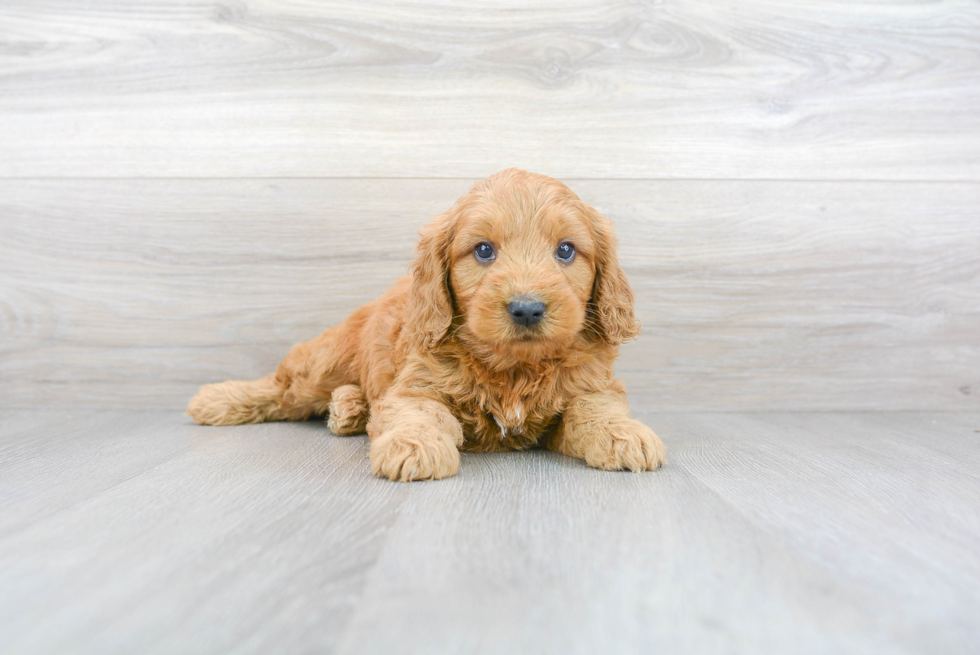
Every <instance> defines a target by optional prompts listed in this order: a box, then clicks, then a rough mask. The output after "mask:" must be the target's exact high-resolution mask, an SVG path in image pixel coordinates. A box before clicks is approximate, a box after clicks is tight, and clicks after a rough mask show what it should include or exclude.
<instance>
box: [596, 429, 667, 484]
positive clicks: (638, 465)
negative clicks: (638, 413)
mask: <svg viewBox="0 0 980 655" xmlns="http://www.w3.org/2000/svg"><path fill="white" fill-rule="evenodd" d="M596 432H597V433H596V434H595V435H593V439H592V440H591V442H590V443H588V444H587V445H586V447H585V448H584V450H585V452H584V455H585V457H584V459H585V462H586V463H587V464H588V465H589V466H594V467H596V468H600V469H605V470H607V471H619V470H623V469H628V470H630V471H656V470H657V469H658V468H660V467H661V466H663V465H664V464H665V463H666V461H667V449H666V448H664V443H663V442H662V441H661V440H660V437H658V436H657V435H656V434H654V432H653V430H651V429H650V428H648V427H647V426H645V425H643V424H642V423H640V422H639V421H636V420H634V419H626V420H623V421H617V422H615V423H611V424H608V425H605V426H602V427H597V428H596Z"/></svg>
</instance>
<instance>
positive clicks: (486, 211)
mask: <svg viewBox="0 0 980 655" xmlns="http://www.w3.org/2000/svg"><path fill="white" fill-rule="evenodd" d="M418 252H419V256H418V258H417V259H416V261H415V264H414V266H413V269H412V270H413V277H414V283H413V286H412V302H411V305H410V310H409V314H408V320H407V324H406V330H407V332H408V334H409V335H410V338H411V339H412V340H413V342H414V343H415V344H416V346H417V347H419V348H421V349H424V350H428V349H431V348H434V347H436V346H437V345H438V344H439V343H440V342H441V341H442V340H443V339H444V338H446V337H447V336H448V335H450V334H452V335H454V336H455V338H457V339H460V340H462V341H464V342H466V343H467V344H468V345H470V346H473V347H478V349H479V351H480V352H482V353H487V351H490V352H496V353H498V354H502V355H507V357H506V358H505V359H508V360H512V359H514V358H516V359H518V360H522V361H533V360H535V359H540V358H542V357H547V356H550V355H554V354H557V353H559V352H561V350H562V349H564V348H568V347H569V346H570V345H571V344H572V342H573V341H574V340H575V339H576V337H577V336H578V335H580V334H581V333H583V331H584V332H587V333H588V335H587V336H588V338H589V339H590V340H592V341H594V342H602V343H605V344H609V345H618V344H620V343H622V342H623V341H625V340H627V339H630V338H632V337H634V336H636V334H637V333H638V331H639V326H638V325H637V323H636V319H635V317H634V315H633V292H632V291H631V290H630V288H629V283H628V282H627V280H626V276H625V275H623V272H622V270H621V269H620V268H619V265H618V263H617V262H616V254H615V238H614V237H613V235H612V226H611V224H610V223H609V221H607V220H606V219H605V218H603V217H602V216H600V215H599V214H598V213H597V212H596V211H595V210H594V209H592V208H591V207H589V206H588V205H586V204H585V203H583V202H582V201H581V200H579V198H578V196H576V195H575V194H574V193H572V192H571V190H570V189H569V188H568V187H566V186H565V185H564V184H562V183H561V182H559V181H558V180H555V179H553V178H550V177H546V176H544V175H535V174H533V173H527V172H525V171H519V170H516V169H508V170H505V171H501V172H500V173H498V174H496V175H494V176H492V177H490V178H488V179H487V180H484V181H483V182H479V183H477V184H475V185H474V186H473V188H472V189H471V190H470V191H469V193H467V194H466V195H464V196H463V197H462V198H460V199H459V201H458V202H457V203H456V204H455V205H454V206H453V208H452V209H450V210H449V211H448V212H447V213H446V214H444V215H442V216H440V217H438V218H436V219H435V220H434V221H433V222H432V223H431V224H429V226H427V227H426V229H425V230H423V232H422V238H421V240H420V242H419V248H418Z"/></svg>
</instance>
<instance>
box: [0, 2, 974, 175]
mask: <svg viewBox="0 0 980 655" xmlns="http://www.w3.org/2000/svg"><path fill="white" fill-rule="evenodd" d="M0 40H2V46H3V47H2V48H0V125H2V126H3V128H2V129H0V176H4V177H52V176H55V177H58V176H69V177H79V176H82V177H86V176H102V177H133V176H137V177H160V176H168V177H188V176H190V177H213V176H232V177H240V176H268V177H281V176H314V177H317V176H327V177H336V176H341V177H420V176H421V177H484V176H486V175H488V174H490V173H492V172H494V171H496V170H499V169H501V168H505V167H508V166H519V167H522V168H527V169H531V170H536V171H540V172H543V173H548V174H551V175H554V176H557V177H580V178H716V179H717V178H726V179H746V178H754V179H760V178H766V179H863V180H868V179H891V180H900V179H911V180H923V179H929V180H974V181H975V180H977V179H978V176H980V122H978V121H977V113H976V108H977V107H978V106H980V82H978V76H977V42H978V40H980V7H978V5H977V4H976V3H975V2H964V1H961V2H865V3H854V2H840V1H836V0H819V1H818V0H814V1H812V2H808V3H781V2H771V1H768V0H752V1H750V2H739V3H737V4H719V3H717V2H711V1H710V0H701V1H697V2H691V1H688V0H684V1H680V0H667V1H664V2H656V3H641V2H634V1H632V0H609V1H606V2H584V1H571V2H570V1H568V0H561V1H558V0H546V1H543V2H535V3H531V4H529V3H526V2H512V1H511V2H495V3H492V4H489V5H488V4H487V3H471V2H442V1H440V2H418V1H417V0H403V1H395V2H384V3H365V2H353V1H350V0H347V1H342V2H331V3H324V2H314V1H311V0H293V1H290V2H273V1H271V0H269V1H250V2H238V1H231V2H220V3H214V2H210V1H204V0H189V1H187V2H181V3H178V4H174V3H167V2H159V1H157V2H140V3H136V4H134V3H132V2H129V1H124V0H97V1H93V2H85V3H77V2H71V1H70V0H45V1H43V2H39V1H38V0H7V1H6V2H4V3H3V6H2V7H0Z"/></svg>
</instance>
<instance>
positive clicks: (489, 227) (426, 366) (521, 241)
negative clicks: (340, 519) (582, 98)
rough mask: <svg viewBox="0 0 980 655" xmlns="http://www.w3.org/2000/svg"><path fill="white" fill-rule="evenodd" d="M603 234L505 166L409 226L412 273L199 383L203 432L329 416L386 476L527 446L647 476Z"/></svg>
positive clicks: (553, 192) (587, 212) (592, 217)
mask: <svg viewBox="0 0 980 655" xmlns="http://www.w3.org/2000/svg"><path fill="white" fill-rule="evenodd" d="M615 245H616V244H615V238H614V236H613V233H612V225H611V224H610V222H609V221H608V220H606V219H605V218H603V217H602V216H600V215H599V213H598V212H596V210H595V209H593V208H592V207H590V206H588V205H586V204H585V203H584V202H582V201H581V200H579V198H578V196H576V195H575V194H574V193H572V191H571V190H570V189H569V188H568V187H566V186H565V185H564V184H562V183H561V182H559V181H557V180H555V179H552V178H550V177H546V176H544V175H535V174H533V173H527V172H524V171H520V170H516V169H509V170H505V171H502V172H500V173H497V174H496V175H494V176H492V177H490V178H489V179H487V180H484V181H482V182H478V183H477V184H475V185H474V186H473V187H472V188H471V189H470V190H469V192H467V193H466V195H464V196H463V197H462V198H460V199H459V200H458V201H457V202H456V204H455V205H453V207H452V208H451V209H450V210H449V211H448V212H447V213H445V214H443V215H442V216H439V217H438V218H436V219H434V220H433V221H432V222H431V223H430V224H429V225H428V226H427V227H426V228H425V229H424V230H423V231H422V235H421V240H420V242H419V246H418V257H417V259H416V261H415V263H414V265H413V266H412V269H411V274H410V275H407V276H405V277H403V278H402V279H400V280H399V281H398V282H397V283H396V284H395V286H394V288H392V289H391V290H390V291H388V293H386V294H385V295H383V296H382V297H381V298H379V299H377V300H375V301H374V302H371V303H368V304H367V305H365V306H363V307H361V308H360V309H358V310H357V311H356V312H354V313H353V314H351V316H350V317H349V318H348V319H347V320H346V321H344V322H343V323H341V324H340V325H338V326H336V327H333V328H330V329H329V330H327V331H326V332H324V333H323V334H321V335H320V336H319V337H317V338H316V339H314V340H312V341H310V342H308V343H301V344H299V345H297V346H294V347H293V348H292V350H290V352H289V355H288V356H287V357H286V359H285V360H283V362H282V363H281V364H279V369H278V370H277V371H276V373H275V374H273V375H269V376H267V377H264V378H262V379H261V380H255V381H253V382H235V381H232V382H224V383H221V384H209V385H205V386H203V387H201V390H200V391H199V392H198V393H197V395H196V396H194V398H193V399H192V400H191V402H190V405H189V406H188V408H187V412H188V414H190V415H191V417H193V419H194V420H195V421H197V422H198V423H201V424H209V425H234V424H238V423H258V422H260V421H277V420H304V419H307V418H309V417H310V416H313V415H324V414H328V415H329V426H330V429H331V430H333V432H335V433H336V434H341V435H348V434H360V433H362V432H364V430H365V428H366V429H367V433H368V435H370V438H371V464H372V467H373V468H374V472H375V473H376V474H377V475H380V476H384V477H388V478H390V479H392V480H402V481H409V480H425V479H436V478H445V477H448V476H451V475H455V473H456V471H457V470H458V469H459V451H460V450H466V451H474V452H489V451H498V450H515V449H517V450H521V449H525V448H530V447H531V446H534V445H536V444H538V443H542V442H543V443H544V445H546V446H547V447H548V448H551V449H552V450H556V451H558V452H560V453H564V454H566V455H570V456H572V457H578V458H581V459H584V460H585V461H586V462H587V463H588V464H590V465H591V466H595V467H598V468H602V469H610V470H615V469H629V470H632V471H645V470H654V469H656V468H658V467H660V466H661V464H663V463H664V455H665V452H664V446H663V443H661V441H660V439H659V438H658V437H657V435H655V434H654V433H653V431H652V430H650V428H648V427H646V426H645V425H643V424H642V423H640V422H638V421H635V420H633V419H631V418H630V415H629V406H628V404H627V401H626V389H625V388H624V387H623V384H622V383H621V382H620V381H619V380H616V379H614V378H613V360H615V359H616V355H617V354H618V352H619V345H620V344H621V343H623V342H624V341H626V340H627V339H631V338H633V337H634V336H636V335H637V334H638V333H639V325H638V324H637V322H636V318H635V317H634V315H633V292H632V290H631V289H630V287H629V283H628V282H627V281H626V276H625V275H624V274H623V271H622V270H620V268H619V265H618V264H617V262H616V253H615Z"/></svg>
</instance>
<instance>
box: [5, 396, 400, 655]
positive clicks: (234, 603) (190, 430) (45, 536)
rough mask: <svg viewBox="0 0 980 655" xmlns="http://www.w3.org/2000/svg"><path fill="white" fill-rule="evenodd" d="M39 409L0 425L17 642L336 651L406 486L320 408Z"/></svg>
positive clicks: (9, 637) (41, 649) (45, 648)
mask: <svg viewBox="0 0 980 655" xmlns="http://www.w3.org/2000/svg"><path fill="white" fill-rule="evenodd" d="M24 416H25V415H23V414H21V415H20V416H19V417H16V418H17V420H19V421H20V422H23V421H24V418H23V417H24ZM55 417H57V418H60V419H61V421H60V425H54V426H52V425H50V423H49V424H47V425H46V424H45V422H46V421H48V420H49V419H51V418H55ZM35 422H36V423H37V425H36V429H35V430H33V431H31V432H24V431H21V433H20V434H18V435H16V438H8V437H11V436H12V435H8V434H7V433H6V432H4V434H3V438H2V440H0V443H2V444H3V445H2V446H0V480H2V482H0V588H2V591H0V606H2V608H3V609H2V612H0V642H2V643H3V651H4V652H5V653H10V654H15V653H25V654H26V653H33V654H40V653H86V652H88V653H94V652H99V653H128V652H129V653H131V652H134V651H135V650H138V651H139V652H146V653H173V652H178V651H179V652H187V653H216V652H222V653H230V652H256V653H258V652H262V653H297V652H330V651H332V650H333V647H334V646H335V643H336V641H337V639H338V638H339V636H340V634H341V630H342V627H343V626H344V625H345V624H346V622H347V620H348V617H349V616H350V613H351V611H352V610H353V608H354V606H355V604H356V599H357V597H358V596H359V594H360V592H361V589H362V587H363V576H364V575H365V574H366V572H367V571H368V570H369V569H370V568H371V563H372V561H373V560H374V559H375V558H376V557H377V555H378V552H379V550H380V548H381V547H382V546H383V544H384V542H385V534H386V532H387V530H388V529H390V527H391V525H392V522H393V520H394V516H395V514H396V513H397V510H398V507H399V506H400V505H401V503H402V502H403V500H404V498H405V496H406V494H407V493H408V491H409V489H408V487H401V486H397V485H392V484H385V483H384V482H383V481H381V480H378V479H375V478H372V477H371V476H370V475H368V474H367V472H368V471H369V463H368V461H367V453H366V451H365V448H364V443H363V442H362V440H360V439H348V440H345V439H337V438H330V439H325V438H324V433H325V432H326V428H325V427H324V426H323V425H322V424H313V423H301V424H290V425H288V426H287V425H285V424H277V425H274V426H261V427H259V428H257V429H245V430H236V431H234V432H228V431H220V430H219V431H215V430H204V431H201V430H199V429H198V428H197V427H195V426H193V425H192V424H190V423H189V419H187V418H186V417H181V416H179V414H178V413H176V412H172V413H168V414H161V413H159V412H157V413H145V412H143V413H140V412H125V413H119V412H117V413H114V414H113V413H110V414H97V415H95V414H90V415H87V416H84V417H80V418H79V417H75V416H73V415H71V414H63V413H60V414H55V415H52V414H50V413H49V414H47V415H45V416H44V417H43V419H42V420H37V418H36V417H35ZM0 430H5V422H0ZM272 572H274V573H272ZM270 573H271V574H270Z"/></svg>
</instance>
